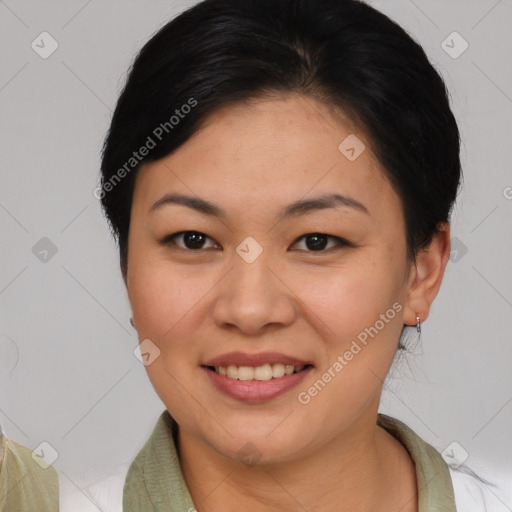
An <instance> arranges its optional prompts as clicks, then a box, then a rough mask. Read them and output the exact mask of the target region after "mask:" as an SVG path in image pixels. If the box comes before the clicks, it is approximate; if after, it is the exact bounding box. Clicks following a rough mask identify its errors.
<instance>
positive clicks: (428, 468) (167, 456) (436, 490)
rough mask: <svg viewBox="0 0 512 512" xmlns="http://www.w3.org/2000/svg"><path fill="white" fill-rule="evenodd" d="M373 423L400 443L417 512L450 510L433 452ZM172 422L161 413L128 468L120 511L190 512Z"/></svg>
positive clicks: (393, 426) (407, 434) (409, 435)
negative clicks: (410, 465)
mask: <svg viewBox="0 0 512 512" xmlns="http://www.w3.org/2000/svg"><path fill="white" fill-rule="evenodd" d="M377 424H378V425H380V426H381V427H382V428H384V429H385V430H387V431H388V432H389V433H390V434H391V435H392V436H393V437H395V438H396V439H397V440H398V441H400V442H401V443H402V444H403V445H404V446H405V448H406V449H407V451H408V452H409V454H410V455H411V458H412V459H413V461H414V463H415V466H416V481H417V484H418V507H419V508H418V510H419V512H431V511H434V510H435V511H436V512H456V509H455V499H454V495H453V486H452V481H451V477H450V473H449V469H448V466H447V465H446V463H445V462H444V460H443V458H442V457H441V455H440V454H439V452H438V451H437V450H436V449H435V448H433V447H432V446H431V445H429V444H428V443H426V442H425V441H423V439H421V438H420V437H419V436H418V435H417V434H415V433H414V432H413V431H412V430H411V429H410V428H409V427H408V426H407V425H405V424H404V423H402V422H401V421H399V420H397V419H394V418H391V417H390V416H386V415H384V414H379V415H378V417H377ZM177 433H178V424H177V423H176V421H175V420H174V418H173V417H172V416H171V415H170V414H169V412H168V411H167V410H166V411H164V412H163V413H162V414H161V415H160V417H159V418H158V421H157V423H156V426H155V428H154V430H153V433H152V434H151V436H150V437H149V439H148V440H147V442H146V444H145V445H144V446H143V447H142V449H141V450H140V452H139V453H138V454H137V456H136V457H135V459H134V461H133V462H132V464H131V465H130V468H129V470H128V473H127V475H126V479H125V483H124V488H123V511H124V512H139V511H140V510H144V511H147V512H193V511H195V508H194V503H193V501H192V497H191V496H190V493H189V490H188V488H187V484H186V482H185V479H184V477H183V473H182V472H181V468H180V462H179V458H178V453H177V450H176V439H177Z"/></svg>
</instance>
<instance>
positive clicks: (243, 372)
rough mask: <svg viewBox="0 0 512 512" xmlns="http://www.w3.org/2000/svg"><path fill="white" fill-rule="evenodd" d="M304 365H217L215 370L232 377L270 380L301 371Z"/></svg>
mask: <svg viewBox="0 0 512 512" xmlns="http://www.w3.org/2000/svg"><path fill="white" fill-rule="evenodd" d="M303 369H304V366H294V365H293V364H286V365H284V364H281V363H277V364H268V363H267V364H264V365H263V366H256V367H255V368H253V367H252V366H235V365H229V366H228V367H226V366H216V367H215V371H216V372H217V373H219V374H220V375H225V376H226V377H229V378H231V379H238V380H254V379H255V380H270V379H272V378H274V379H277V378H279V377H283V376H284V375H291V374H292V373H294V372H295V373H296V372H300V371H301V370H303Z"/></svg>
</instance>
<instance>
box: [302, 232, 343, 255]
mask: <svg viewBox="0 0 512 512" xmlns="http://www.w3.org/2000/svg"><path fill="white" fill-rule="evenodd" d="M302 239H304V240H305V241H306V248H307V249H306V250H307V252H325V248H326V246H327V245H328V240H334V241H335V242H336V244H335V245H334V247H329V248H328V249H334V248H336V247H343V246H350V245H351V244H350V243H349V242H348V241H347V240H345V239H343V238H340V237H338V236H334V235H325V234H323V233H309V234H307V235H303V236H301V237H300V238H299V239H298V240H297V241H296V242H295V243H296V244H297V243H298V242H299V241H301V240H302Z"/></svg>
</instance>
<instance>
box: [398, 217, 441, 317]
mask: <svg viewBox="0 0 512 512" xmlns="http://www.w3.org/2000/svg"><path fill="white" fill-rule="evenodd" d="M449 257H450V224H449V223H447V222H443V223H441V224H440V227H439V232H438V233H437V234H436V235H434V237H433V238H432V242H431V243H430V245H429V246H428V247H427V248H425V249H423V250H421V251H420V252H419V253H418V255H417V258H416V262H415V263H413V264H412V265H413V266H412V269H411V273H410V276H409V285H408V287H409V289H408V293H407V299H406V301H405V308H404V317H403V318H404V324H406V325H416V317H417V316H419V317H420V322H424V321H425V320H426V319H427V317H428V315H429V312H430V305H431V304H432V302H433V301H434V299H435V298H436V296H437V293H438V292H439V288H440V287H441V282H442V281H443V276H444V271H445V268H446V264H447V263H448V259H449Z"/></svg>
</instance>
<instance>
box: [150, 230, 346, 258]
mask: <svg viewBox="0 0 512 512" xmlns="http://www.w3.org/2000/svg"><path fill="white" fill-rule="evenodd" d="M187 233H195V234H198V235H202V236H204V237H206V238H208V239H210V240H213V239H212V238H210V237H209V236H208V235H206V234H204V233H202V232H200V231H193V230H192V231H179V232H177V233H173V234H172V235H167V236H165V237H164V238H163V239H162V240H161V241H160V243H161V244H162V245H166V246H168V245H174V246H175V247H177V248H178V249H181V250H183V251H186V252H201V251H202V250H203V248H200V249H188V248H187V247H180V246H179V245H177V244H176V243H175V242H174V238H177V237H179V236H183V235H184V234H187ZM309 236H319V237H323V238H330V239H332V240H335V241H336V242H337V247H330V248H329V249H321V250H318V251H308V250H305V252H309V253H313V254H314V253H322V252H329V251H331V250H333V249H340V248H342V247H355V245H354V244H352V243H351V242H349V241H348V240H345V239H344V238H341V237H339V236H334V235H327V234H325V233H318V232H313V233H306V234H305V235H302V236H300V237H299V238H297V239H296V240H295V241H294V242H293V245H295V244H296V243H298V242H299V241H300V240H302V239H305V238H307V237H309ZM210 249H211V247H210Z"/></svg>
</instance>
